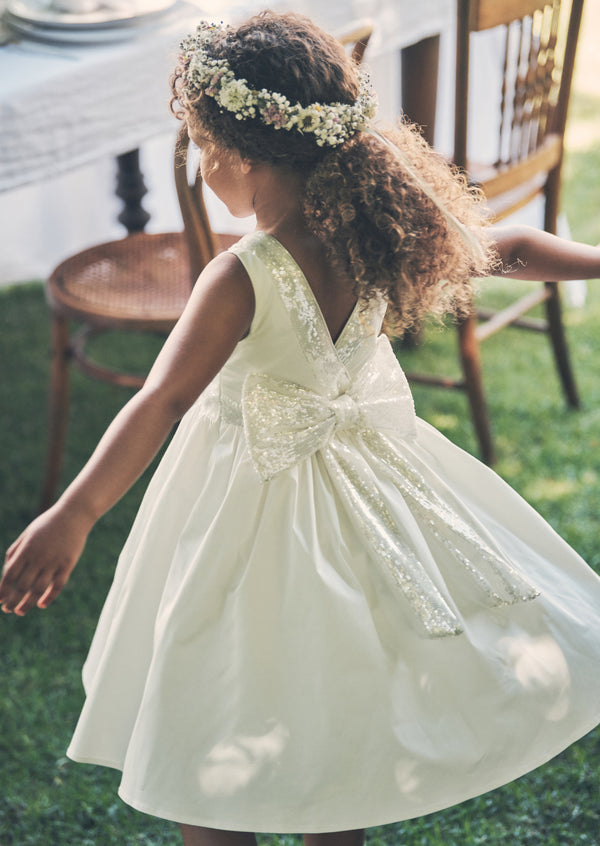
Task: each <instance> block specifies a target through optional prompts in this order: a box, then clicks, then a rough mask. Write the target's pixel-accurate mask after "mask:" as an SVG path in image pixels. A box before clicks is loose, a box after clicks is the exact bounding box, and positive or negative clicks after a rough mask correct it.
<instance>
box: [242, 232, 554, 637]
mask: <svg viewBox="0 0 600 846" xmlns="http://www.w3.org/2000/svg"><path fill="white" fill-rule="evenodd" d="M245 240H246V239H245ZM250 244H251V245H252V249H253V250H254V251H255V252H256V253H257V254H258V255H259V257H260V258H261V260H262V262H263V263H264V264H265V266H266V267H267V268H268V269H269V271H270V272H271V274H272V276H273V279H274V282H275V285H276V288H277V291H278V293H279V296H280V298H281V301H282V303H283V304H284V306H285V309H286V311H287V313H288V315H289V317H290V321H291V324H292V326H293V329H294V332H295V334H296V336H297V339H298V342H299V345H300V348H301V350H302V354H303V355H304V357H305V359H306V361H307V363H308V364H309V365H310V367H311V369H312V372H313V374H314V375H315V377H316V378H317V382H318V385H319V390H318V391H315V390H311V389H308V388H306V387H304V386H302V385H298V384H295V383H291V382H288V381H285V380H283V379H277V378H274V377H272V376H271V375H269V374H267V373H253V374H250V375H248V377H247V378H246V380H245V383H244V387H243V391H242V420H243V425H244V430H245V434H246V441H247V444H248V449H249V452H250V455H251V458H252V461H253V463H254V466H255V468H256V470H257V472H258V474H259V475H260V477H261V479H263V480H264V481H266V480H268V479H271V478H273V477H274V476H276V475H278V474H279V473H282V472H284V471H285V470H286V469H288V468H290V467H293V466H294V465H295V464H297V463H298V462H300V461H302V460H303V459H306V458H309V457H310V456H312V455H314V454H316V453H319V454H320V455H321V456H322V458H323V460H324V462H325V465H326V467H327V470H328V472H329V475H330V478H331V481H332V483H333V484H334V486H335V488H336V490H337V492H338V493H339V494H340V496H341V499H342V501H343V502H344V503H345V506H346V508H347V509H348V511H349V513H350V516H351V518H352V520H353V522H354V524H355V525H356V526H357V527H358V529H359V531H360V532H361V534H362V536H363V538H364V540H365V544H366V547H367V549H368V550H369V553H370V555H371V556H372V558H373V559H374V560H375V561H376V562H378V563H379V564H380V565H381V566H383V568H384V570H385V571H386V572H387V573H388V574H389V575H391V577H392V579H393V581H394V583H395V584H396V585H397V586H398V587H399V588H400V590H401V592H402V594H403V595H404V597H405V599H406V601H407V603H408V605H409V607H410V608H411V609H412V611H413V612H414V614H415V617H416V619H417V621H418V622H419V623H420V625H421V626H422V627H423V629H424V630H425V632H426V634H427V635H428V636H430V637H444V636H449V635H457V634H460V632H461V631H462V630H463V627H462V623H461V620H460V613H459V611H458V610H457V609H456V608H455V606H454V603H453V601H452V599H451V598H450V596H449V595H448V591H447V588H446V586H445V584H444V582H443V579H442V578H441V575H440V574H439V571H437V568H436V567H435V561H434V560H433V558H432V557H431V555H430V553H429V552H428V551H427V552H426V553H425V556H424V555H423V549H422V547H421V549H418V548H417V547H418V543H417V542H416V541H415V537H414V526H413V527H412V533H411V532H410V531H409V530H408V529H407V527H406V526H405V525H403V524H402V521H401V520H399V519H398V518H397V517H396V516H395V515H394V514H393V513H392V511H391V510H390V508H389V507H388V505H387V503H386V497H385V496H384V494H383V491H382V480H388V481H391V482H392V483H393V486H394V488H395V489H396V490H397V491H398V492H399V493H400V494H401V496H402V499H403V501H404V503H406V504H407V505H408V506H409V508H410V510H411V514H412V515H413V517H414V518H416V519H417V521H421V524H424V525H425V527H426V529H427V531H428V532H429V533H430V534H431V535H433V537H434V538H435V539H436V540H437V541H438V542H439V543H440V544H441V545H442V546H443V547H444V548H445V550H446V552H447V553H448V555H449V556H450V557H451V559H452V560H453V561H454V563H455V565H456V566H458V567H459V568H460V570H461V571H462V574H463V576H464V577H465V578H466V579H467V580H468V582H469V584H470V586H471V588H472V589H473V591H475V592H476V593H480V594H481V597H482V600H483V601H484V602H485V603H486V604H488V605H491V606H497V605H508V604H513V603H515V602H519V601H526V600H530V599H533V598H534V597H535V596H537V595H538V591H537V590H536V589H535V588H534V587H533V586H532V585H530V584H529V583H528V582H526V581H525V580H524V579H523V577H522V576H521V575H520V574H519V573H518V572H517V570H516V569H515V568H514V567H513V566H512V564H511V563H510V562H509V561H508V560H507V559H506V557H505V556H504V555H503V554H502V553H501V552H500V551H499V550H498V549H496V548H495V546H494V544H493V541H492V540H491V539H490V538H487V537H486V536H485V532H484V531H483V530H482V529H481V527H479V526H478V524H477V521H476V520H475V518H472V517H471V516H470V515H469V514H467V513H465V510H464V508H463V507H462V506H461V504H460V503H459V502H458V501H457V500H456V498H455V497H454V496H453V494H452V492H451V491H450V490H448V489H443V490H441V491H436V490H434V489H433V488H431V487H430V485H428V483H427V482H426V480H425V478H424V477H423V475H422V473H421V472H420V471H419V468H418V467H417V466H416V465H415V463H414V462H413V461H412V460H411V457H410V450H405V449H403V448H402V444H403V443H410V441H411V440H413V439H414V438H415V436H416V416H415V411H414V406H413V401H412V396H411V393H410V389H409V386H408V383H407V381H406V377H405V376H404V373H403V372H402V369H401V368H400V366H399V364H398V362H397V361H396V358H395V356H394V354H393V351H392V349H391V346H390V344H389V341H388V340H387V338H385V337H384V336H380V337H379V338H377V339H376V340H375V337H373V335H374V333H375V334H376V333H377V332H379V329H380V326H381V319H382V317H383V308H382V307H381V304H379V303H375V304H374V305H373V307H371V309H370V311H369V310H367V313H366V315H365V314H364V313H362V312H360V310H359V309H358V308H357V309H355V310H354V312H353V313H352V315H351V316H350V318H349V320H348V323H347V324H346V327H345V328H344V331H343V332H342V334H341V335H340V338H339V339H338V341H337V343H335V344H334V342H333V341H332V339H331V336H330V334H329V331H328V329H327V325H326V323H325V320H324V318H323V315H322V313H321V311H320V309H319V306H318V304H317V301H316V299H315V297H314V294H313V293H312V290H311V289H310V286H309V285H308V282H307V281H306V279H305V277H304V275H303V274H302V271H301V270H300V268H299V267H298V265H297V264H296V262H295V261H294V259H293V258H292V256H291V255H290V254H289V253H288V252H287V250H286V249H285V248H284V247H283V246H282V245H281V244H280V243H279V242H278V241H277V240H276V239H275V238H272V237H271V236H268V235H263V234H262V233H259V234H257V235H254V236H252V240H251V241H250ZM248 246H249V245H248ZM365 343H368V344H370V345H371V347H372V354H371V355H370V357H369V358H368V360H367V361H366V363H364V364H363V366H362V367H360V368H358V370H357V371H356V369H355V368H354V369H353V368H352V363H353V357H354V356H355V355H358V354H359V351H360V347H361V344H365ZM351 373H354V375H351ZM426 557H429V558H430V560H429V562H428V563H427V564H426V563H425V558H426Z"/></svg>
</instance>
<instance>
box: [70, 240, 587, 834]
mask: <svg viewBox="0 0 600 846" xmlns="http://www.w3.org/2000/svg"><path fill="white" fill-rule="evenodd" d="M233 249H234V252H235V253H236V254H237V255H238V257H239V259H240V260H241V261H242V263H243V265H244V267H245V268H246V270H247V272H248V274H249V276H250V278H251V280H252V284H253V286H254V290H255V300H256V309H255V316H254V320H253V323H252V327H251V331H250V333H249V334H248V336H247V337H246V338H245V339H244V340H242V341H241V342H240V343H239V344H238V346H237V347H236V350H235V351H234V353H233V355H232V356H231V358H230V359H229V361H228V362H227V364H226V365H225V367H224V368H223V369H222V371H221V373H220V374H219V376H218V377H217V378H216V379H215V380H214V382H213V383H212V385H211V386H210V387H209V389H207V391H205V392H204V394H203V395H202V396H201V397H200V398H199V399H198V401H197V402H196V403H195V405H194V406H193V407H192V408H191V409H190V411H189V412H188V413H187V414H186V415H185V417H184V419H183V420H182V422H181V424H180V426H179V428H178V430H177V432H176V434H175V436H174V438H173V440H172V442H171V444H170V446H169V448H168V450H167V452H166V455H165V457H164V458H163V460H162V462H161V464H160V466H159V468H158V470H157V472H156V474H155V475H154V477H153V479H152V482H151V483H150V486H149V488H148V491H147V493H146V496H145V498H144V501H143V504H142V506H141V508H140V511H139V514H138V517H137V519H136V521H135V524H134V526H133V528H132V531H131V534H130V536H129V539H128V541H127V543H126V545H125V548H124V550H123V553H122V555H121V558H120V561H119V564H118V567H117V571H116V575H115V580H114V584H113V587H112V589H111V591H110V594H109V596H108V599H107V601H106V604H105V607H104V610H103V612H102V615H101V618H100V621H99V624H98V628H97V631H96V635H95V637H94V641H93V644H92V647H91V650H90V654H89V657H88V660H87V662H86V664H85V668H84V674H83V675H84V685H85V689H86V694H87V699H86V703H85V706H84V708H83V712H82V715H81V718H80V720H79V723H78V726H77V729H76V732H75V735H74V737H73V740H72V742H71V745H70V747H69V750H68V754H69V755H70V756H71V757H72V758H74V759H75V760H78V761H85V762H92V763H97V764H103V765H106V766H110V767H116V768H118V769H121V770H122V772H123V778H122V782H121V787H120V795H121V796H122V798H123V799H124V800H125V801H126V802H128V803H130V804H131V805H133V806H134V807H136V808H138V809H140V810H142V811H146V812H148V813H151V814H155V815H157V816H160V817H164V818H167V819H172V820H176V821H178V822H184V823H188V824H196V825H203V826H209V827H214V828H226V829H232V830H246V831H274V832H282V833H283V832H325V831H335V830H345V829H352V828H362V827H367V826H372V825H376V824H384V823H387V822H392V821H396V820H401V819H406V818H410V817H414V816H418V815H421V814H425V813H428V812H430V811H434V810H437V809H440V808H444V807H447V806H450V805H453V804H456V803H458V802H460V801H462V800H464V799H468V798H470V797H472V796H475V795H477V794H480V793H483V792H485V791H487V790H490V789H492V788H494V787H497V786H499V785H501V784H504V783H506V782H508V781H510V780H512V779H514V778H516V777H517V776H519V775H521V774H523V773H525V772H527V771H528V770H531V769H532V768H534V767H537V766H538V765H540V764H542V763H543V762H545V761H547V760H548V759H549V758H551V757H552V756H554V755H556V754H557V753H558V752H560V751H561V750H562V749H564V748H565V747H566V746H568V745H569V744H570V743H572V742H573V741H574V740H576V739H577V738H579V737H581V736H582V735H583V734H584V733H586V732H587V731H589V730H590V729H591V728H592V727H593V726H595V725H596V724H597V723H598V722H599V721H600V672H599V670H600V613H599V611H600V579H599V578H598V577H597V576H596V575H595V574H594V573H593V572H592V570H591V569H590V568H588V567H587V565H586V564H585V563H584V562H583V561H582V560H581V559H580V558H579V556H578V555H577V554H576V553H575V552H574V551H573V550H572V549H571V548H570V547H569V546H568V545H567V544H566V543H565V542H564V541H562V540H561V539H560V538H559V537H558V536H557V535H556V533H555V532H554V531H553V530H552V529H551V528H550V526H548V525H547V523H545V521H544V520H543V519H542V518H541V517H540V516H539V515H538V514H537V513H536V512H535V511H534V510H533V509H532V508H530V506H529V505H527V504H526V503H525V502H524V501H523V500H522V499H521V498H520V497H519V496H518V495H517V494H516V493H515V492H514V491H513V490H512V489H511V488H509V487H508V486H507V485H506V484H505V483H504V482H503V481H502V480H501V479H500V478H499V477H498V476H496V474H495V473H493V472H492V471H491V470H490V469H489V468H488V467H486V466H485V465H483V464H481V463H480V462H479V461H477V460H476V459H474V458H472V457H471V456H469V455H467V454H466V453H464V452H463V451H462V450H460V449H458V448H457V447H455V446H454V445H453V444H451V443H450V442H449V441H448V440H446V439H445V438H444V437H443V436H442V435H440V434H439V433H438V432H437V431H436V430H435V429H433V428H432V427H431V426H429V425H427V424H426V423H425V422H423V421H421V420H419V419H418V418H417V417H416V416H415V413H414V408H413V403H412V399H411V395H410V391H409V388H408V385H407V383H406V379H405V377H404V375H403V373H402V371H401V369H400V367H399V365H398V364H397V362H396V360H395V358H394V355H393V353H392V351H391V348H390V345H389V342H388V341H387V339H386V338H385V337H384V336H381V335H380V334H379V332H380V327H381V320H382V313H383V304H382V303H379V302H377V303H375V304H373V305H371V306H369V307H368V308H367V309H366V310H365V309H361V308H360V307H358V306H357V308H355V310H354V312H353V314H352V316H351V317H350V319H349V321H348V323H347V324H346V327H345V328H344V330H343V332H342V334H341V336H340V337H339V338H338V339H337V341H336V343H335V344H334V343H333V342H332V340H331V337H330V335H329V332H328V330H327V327H326V324H325V321H324V319H323V316H322V314H321V312H320V310H319V307H318V305H317V302H316V300H315V298H314V296H313V294H312V292H311V289H310V287H309V285H308V283H307V281H306V279H305V278H304V276H303V274H302V272H301V270H300V268H299V267H298V265H297V264H296V263H295V261H294V259H293V258H292V256H291V255H290V254H289V253H288V252H287V251H286V250H285V248H284V247H283V246H282V245H281V244H280V243H279V242H278V241H277V240H276V239H275V238H273V237H272V236H270V235H266V234H264V233H261V232H257V233H253V234H251V235H248V236H246V237H245V238H243V239H242V241H241V242H240V243H239V244H238V245H236V247H235V248H233Z"/></svg>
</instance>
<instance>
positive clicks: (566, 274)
mask: <svg viewBox="0 0 600 846" xmlns="http://www.w3.org/2000/svg"><path fill="white" fill-rule="evenodd" d="M490 234H491V236H492V241H493V246H494V248H495V250H496V252H497V253H498V256H499V257H500V261H501V263H502V265H501V268H500V269H499V270H498V275H499V276H509V277H511V278H513V279H531V280H537V281H540V282H561V281H563V280H567V279H597V278H600V248H599V247H590V246H589V245H588V244H579V243H577V242H576V241H567V240H565V239H564V238H559V237H557V236H556V235H550V233H549V232H543V231H541V230H540V229H534V228H533V227H531V226H492V227H491V229H490Z"/></svg>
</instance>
